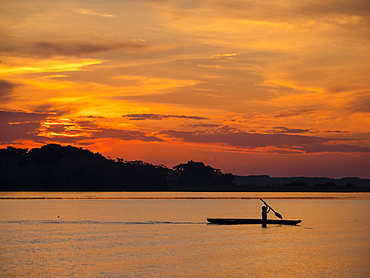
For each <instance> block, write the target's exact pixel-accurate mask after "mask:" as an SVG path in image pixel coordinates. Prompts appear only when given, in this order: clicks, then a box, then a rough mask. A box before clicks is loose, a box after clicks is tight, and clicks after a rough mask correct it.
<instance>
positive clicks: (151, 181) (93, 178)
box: [0, 144, 234, 191]
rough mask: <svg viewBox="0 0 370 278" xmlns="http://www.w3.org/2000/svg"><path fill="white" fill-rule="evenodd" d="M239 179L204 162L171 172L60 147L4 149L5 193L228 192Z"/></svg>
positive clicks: (1, 182)
mask: <svg viewBox="0 0 370 278" xmlns="http://www.w3.org/2000/svg"><path fill="white" fill-rule="evenodd" d="M233 180H234V176H233V175H232V174H223V173H221V171H220V170H218V169H213V168H212V167H210V166H206V165H204V163H202V162H194V161H189V162H188V163H186V164H180V165H177V166H175V167H173V168H172V169H169V168H167V167H166V166H164V165H152V164H149V163H146V162H143V161H125V160H124V159H121V158H117V159H111V158H105V157H104V156H102V155H101V154H100V153H93V152H91V151H89V150H86V149H82V148H76V147H73V146H61V145H57V144H49V145H45V146H42V147H41V148H35V149H31V150H28V149H22V148H14V147H7V148H6V149H0V190H2V191H5V190H9V191H21V190H24V191H176V190H196V191H202V190H204V191H210V190H219V189H221V188H223V189H226V190H227V188H228V187H230V186H232V185H233Z"/></svg>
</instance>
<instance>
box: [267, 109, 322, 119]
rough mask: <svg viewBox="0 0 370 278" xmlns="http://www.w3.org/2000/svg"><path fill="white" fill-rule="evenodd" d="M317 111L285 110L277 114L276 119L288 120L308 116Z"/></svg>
mask: <svg viewBox="0 0 370 278" xmlns="http://www.w3.org/2000/svg"><path fill="white" fill-rule="evenodd" d="M316 110H317V109H315V108H309V109H293V110H285V111H283V112H280V113H278V114H275V115H274V118H288V117H295V116H301V115H304V114H308V113H310V112H313V111H316Z"/></svg>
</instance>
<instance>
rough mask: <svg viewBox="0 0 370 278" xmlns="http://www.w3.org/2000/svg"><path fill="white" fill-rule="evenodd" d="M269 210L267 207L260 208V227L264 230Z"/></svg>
mask: <svg viewBox="0 0 370 278" xmlns="http://www.w3.org/2000/svg"><path fill="white" fill-rule="evenodd" d="M270 210H271V208H270V207H268V206H263V207H262V227H264V228H266V222H267V214H268V213H269V212H270Z"/></svg>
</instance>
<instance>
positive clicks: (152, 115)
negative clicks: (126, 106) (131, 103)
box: [122, 114, 208, 121]
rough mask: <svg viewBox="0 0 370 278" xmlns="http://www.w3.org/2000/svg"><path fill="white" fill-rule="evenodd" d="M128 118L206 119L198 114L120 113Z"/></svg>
mask: <svg viewBox="0 0 370 278" xmlns="http://www.w3.org/2000/svg"><path fill="white" fill-rule="evenodd" d="M122 117H124V118H128V119H129V120H135V121H138V120H166V119H188V120H206V119H208V118H204V117H198V116H184V115H161V114H128V115H122Z"/></svg>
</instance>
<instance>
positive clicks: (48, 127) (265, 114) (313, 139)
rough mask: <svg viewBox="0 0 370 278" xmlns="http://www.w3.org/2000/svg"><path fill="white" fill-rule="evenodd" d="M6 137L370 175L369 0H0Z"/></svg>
mask: <svg viewBox="0 0 370 278" xmlns="http://www.w3.org/2000/svg"><path fill="white" fill-rule="evenodd" d="M2 8H3V13H2V15H0V24H1V26H2V27H3V28H2V30H3V32H2V33H1V38H2V40H1V44H0V60H1V63H0V99H1V102H0V129H1V132H0V147H1V148H3V147H6V146H15V147H22V148H34V147H40V146H41V145H44V144H48V143H58V144H62V145H68V144H70V145H73V146H78V147H83V148H87V149H89V150H91V151H94V152H100V153H102V154H103V155H104V156H110V157H112V158H116V157H119V158H124V159H125V160H143V161H146V162H148V163H153V164H164V165H166V166H168V167H172V166H174V165H176V164H179V163H184V162H187V161H189V160H194V161H202V162H204V163H206V164H207V165H211V166H212V167H214V168H219V169H221V171H222V172H231V173H234V174H238V175H252V174H267V175H270V176H274V177H281V176H326V177H333V178H340V177H347V176H357V177H361V178H370V171H369V170H368V165H370V117H369V113H370V79H369V70H370V55H369V54H370V39H369V38H370V28H369V26H370V7H369V4H368V3H367V1H361V0H358V1H352V0H345V1H342V2H341V4H340V5H339V4H338V3H337V2H335V1H330V0H326V1H321V2H320V3H318V2H316V1H313V0H307V1H298V2H297V1H292V0H284V1H278V2H276V1H263V2H261V1H242V0H228V1H205V0H204V1H203V0H200V1H195V2H194V1H188V0H184V1H169V0H157V1H152V0H139V1H137V0H135V1H134V0H127V1H123V2H117V1H109V0H108V1H104V3H99V2H86V1H79V0H77V1H69V0H68V1H63V2H62V3H55V2H50V1H46V0H36V1H31V2H30V1H26V0H15V1H11V2H9V1H7V2H5V1H4V3H2Z"/></svg>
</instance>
